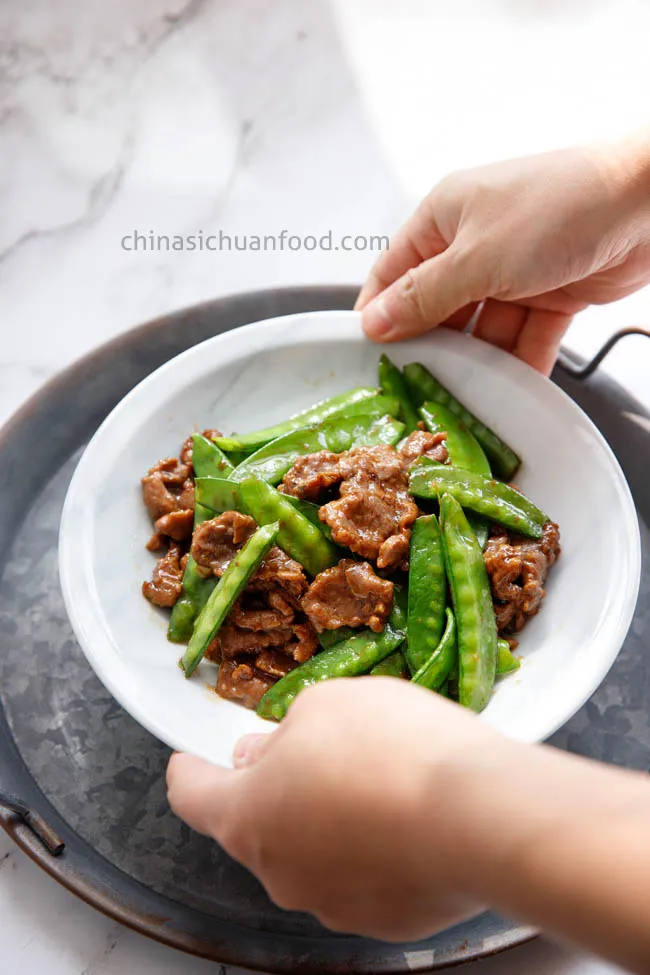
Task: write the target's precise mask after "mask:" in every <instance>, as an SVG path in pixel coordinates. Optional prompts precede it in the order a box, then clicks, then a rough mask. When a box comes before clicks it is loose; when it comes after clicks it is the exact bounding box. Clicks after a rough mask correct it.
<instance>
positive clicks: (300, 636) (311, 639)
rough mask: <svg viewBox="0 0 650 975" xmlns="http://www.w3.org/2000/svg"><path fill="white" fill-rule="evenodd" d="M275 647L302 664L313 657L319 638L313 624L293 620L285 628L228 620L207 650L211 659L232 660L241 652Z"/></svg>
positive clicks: (254, 652)
mask: <svg viewBox="0 0 650 975" xmlns="http://www.w3.org/2000/svg"><path fill="white" fill-rule="evenodd" d="M269 649H274V650H277V651H278V652H281V653H283V654H285V655H286V656H287V657H289V658H291V659H293V660H295V661H296V662H297V663H303V662H304V661H305V660H309V658H310V657H313V656H314V653H315V652H316V650H317V649H318V640H317V638H316V633H315V631H314V628H313V627H312V625H311V623H308V622H302V623H295V622H294V623H290V624H289V625H288V626H286V627H274V628H273V629H271V630H247V629H245V628H244V627H241V626H235V625H233V624H232V623H226V624H225V625H224V626H222V627H221V629H220V630H219V634H218V636H217V638H216V640H214V642H213V643H212V644H211V646H210V647H209V650H208V657H209V659H210V660H214V661H218V660H231V659H232V658H233V657H238V656H241V655H242V654H250V655H251V657H254V656H257V655H258V654H259V653H261V652H263V651H264V650H269Z"/></svg>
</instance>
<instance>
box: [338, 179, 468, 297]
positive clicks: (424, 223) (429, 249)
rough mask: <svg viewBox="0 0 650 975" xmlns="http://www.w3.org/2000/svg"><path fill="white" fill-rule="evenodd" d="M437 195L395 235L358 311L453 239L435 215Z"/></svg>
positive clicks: (362, 293) (372, 273)
mask: <svg viewBox="0 0 650 975" xmlns="http://www.w3.org/2000/svg"><path fill="white" fill-rule="evenodd" d="M433 201H434V197H433V194H432V195H431V196H429V197H427V198H426V199H424V200H423V201H422V203H421V204H420V205H419V207H418V208H417V210H416V211H415V213H414V214H413V216H412V217H410V219H409V220H407V222H406V223H405V224H404V226H403V227H402V229H401V230H399V231H398V233H397V234H395V236H394V237H393V239H392V240H391V242H390V246H389V248H388V250H387V251H383V252H382V254H381V255H380V256H379V257H378V258H377V260H376V262H375V264H374V266H373V267H372V268H371V270H370V274H369V275H368V280H367V281H366V283H365V284H364V286H363V288H362V289H361V291H360V292H359V297H358V298H357V300H356V303H355V306H354V308H355V311H361V310H362V309H363V308H365V306H366V305H367V304H368V303H369V302H370V301H372V299H373V298H375V297H376V296H377V295H378V294H380V292H382V291H384V289H385V288H387V287H388V286H389V285H391V284H393V282H394V281H397V279H398V278H401V277H402V275H404V274H406V272H407V271H408V270H410V269H411V268H414V267H417V266H418V265H419V264H421V263H422V261H426V260H428V259H429V258H431V257H434V256H435V255H436V254H439V253H441V251H443V250H445V248H446V247H447V244H448V243H449V241H446V240H445V239H444V237H443V236H442V234H441V233H440V231H439V229H438V226H437V223H436V220H435V215H434V212H433V211H434V206H433Z"/></svg>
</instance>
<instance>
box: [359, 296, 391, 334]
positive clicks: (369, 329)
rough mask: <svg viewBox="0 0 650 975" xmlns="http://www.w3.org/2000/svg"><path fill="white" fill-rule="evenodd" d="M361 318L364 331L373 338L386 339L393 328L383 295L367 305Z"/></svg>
mask: <svg viewBox="0 0 650 975" xmlns="http://www.w3.org/2000/svg"><path fill="white" fill-rule="evenodd" d="M361 320H362V323H363V330H364V332H365V333H366V335H367V336H368V338H371V339H386V338H388V337H389V336H390V333H391V332H392V330H393V323H392V321H391V319H390V318H389V316H388V311H387V309H386V302H385V300H384V296H383V295H378V296H377V297H376V298H374V299H373V300H372V301H371V302H370V304H368V305H366V307H365V308H364V309H363V313H362V319H361Z"/></svg>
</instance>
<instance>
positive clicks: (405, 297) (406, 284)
mask: <svg viewBox="0 0 650 975" xmlns="http://www.w3.org/2000/svg"><path fill="white" fill-rule="evenodd" d="M400 292H401V298H402V301H403V302H404V304H405V305H406V306H407V308H408V311H409V315H410V316H411V317H414V318H420V319H422V320H425V321H426V318H427V312H426V292H425V289H424V288H423V285H422V275H421V274H420V273H419V269H418V268H411V269H410V270H409V271H407V272H406V274H405V275H404V276H403V278H402V280H401V282H400Z"/></svg>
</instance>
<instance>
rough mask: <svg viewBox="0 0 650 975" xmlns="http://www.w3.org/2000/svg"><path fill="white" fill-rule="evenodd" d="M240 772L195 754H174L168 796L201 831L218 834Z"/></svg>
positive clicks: (168, 777) (169, 766)
mask: <svg viewBox="0 0 650 975" xmlns="http://www.w3.org/2000/svg"><path fill="white" fill-rule="evenodd" d="M236 776H237V773H236V772H233V771H232V769H226V768H221V767H220V766H218V765H212V764H211V763H210V762H206V761H205V760H204V759H202V758H197V757H196V756H195V755H181V754H179V753H178V752H177V753H175V754H174V755H172V757H171V758H170V760H169V765H168V766H167V799H168V800H169V805H170V806H171V807H172V809H173V811H174V812H175V813H176V815H177V816H179V817H180V818H181V819H183V820H184V821H185V822H186V823H187V824H188V826H191V827H192V829H195V830H196V831H197V832H198V833H205V834H206V835H211V836H215V835H216V834H217V833H218V829H219V822H220V820H221V819H222V818H223V816H224V813H225V812H226V811H227V808H228V805H229V802H230V801H231V800H232V796H233V793H234V789H235V779H236Z"/></svg>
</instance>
